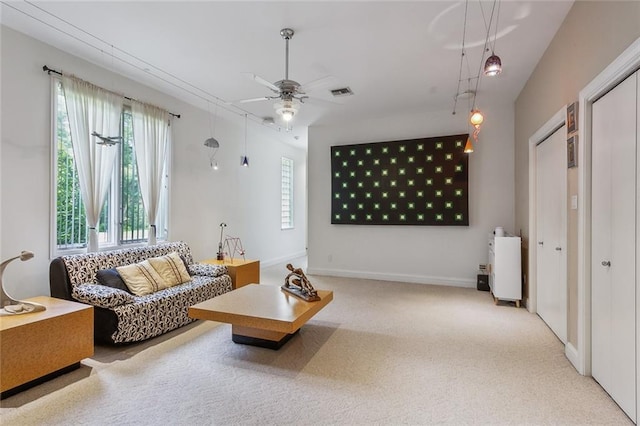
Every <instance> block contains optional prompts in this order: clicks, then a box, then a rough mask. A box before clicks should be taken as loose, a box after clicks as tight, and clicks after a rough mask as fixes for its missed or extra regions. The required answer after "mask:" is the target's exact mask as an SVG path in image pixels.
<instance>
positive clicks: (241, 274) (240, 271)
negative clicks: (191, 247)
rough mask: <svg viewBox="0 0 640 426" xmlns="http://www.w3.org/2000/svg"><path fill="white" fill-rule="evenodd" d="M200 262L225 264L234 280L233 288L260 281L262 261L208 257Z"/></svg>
mask: <svg viewBox="0 0 640 426" xmlns="http://www.w3.org/2000/svg"><path fill="white" fill-rule="evenodd" d="M200 263H208V264H210V265H224V266H226V267H227V269H228V270H229V276H230V277H231V281H232V282H233V288H234V289H236V288H240V287H243V286H245V285H247V284H249V283H256V284H259V283H260V261H259V260H244V259H225V260H217V259H207V260H203V261H201V262H200Z"/></svg>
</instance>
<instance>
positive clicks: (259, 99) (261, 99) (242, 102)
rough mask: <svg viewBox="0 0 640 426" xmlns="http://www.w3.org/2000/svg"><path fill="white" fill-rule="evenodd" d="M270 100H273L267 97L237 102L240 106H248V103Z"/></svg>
mask: <svg viewBox="0 0 640 426" xmlns="http://www.w3.org/2000/svg"><path fill="white" fill-rule="evenodd" d="M269 99H271V98H269V97H267V96H262V97H260V98H251V99H241V100H239V101H236V102H237V103H239V104H246V103H249V102H259V101H268V100H269Z"/></svg>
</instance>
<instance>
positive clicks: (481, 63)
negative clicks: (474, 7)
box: [471, 0, 497, 110]
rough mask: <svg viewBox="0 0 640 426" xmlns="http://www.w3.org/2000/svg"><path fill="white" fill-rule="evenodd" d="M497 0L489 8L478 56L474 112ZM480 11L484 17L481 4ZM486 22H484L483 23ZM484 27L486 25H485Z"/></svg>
mask: <svg viewBox="0 0 640 426" xmlns="http://www.w3.org/2000/svg"><path fill="white" fill-rule="evenodd" d="M496 3H497V0H493V6H492V7H491V17H490V18H489V26H488V27H487V35H486V36H485V39H484V47H483V48H482V55H481V56H480V65H479V66H478V78H477V80H476V89H475V93H476V95H474V97H473V106H472V107H471V110H474V109H475V107H476V97H477V94H478V87H480V75H481V74H482V68H483V67H484V53H485V52H486V51H487V46H488V45H489V37H490V36H491V23H492V22H493V13H494V12H495V9H496ZM480 10H482V11H483V12H482V15H483V16H484V9H482V3H480ZM485 22H486V21H485ZM485 25H486V24H485Z"/></svg>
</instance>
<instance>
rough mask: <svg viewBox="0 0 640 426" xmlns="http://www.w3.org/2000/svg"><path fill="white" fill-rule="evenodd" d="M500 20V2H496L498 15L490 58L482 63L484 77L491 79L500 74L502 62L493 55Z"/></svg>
mask: <svg viewBox="0 0 640 426" xmlns="http://www.w3.org/2000/svg"><path fill="white" fill-rule="evenodd" d="M499 19H500V0H498V13H497V15H496V32H495V34H494V36H493V47H492V48H491V56H489V57H488V58H487V62H485V63H484V75H486V76H489V77H492V76H494V75H498V74H500V73H501V72H502V61H501V60H500V57H499V56H498V55H496V54H495V52H494V50H495V48H496V40H497V39H498V20H499Z"/></svg>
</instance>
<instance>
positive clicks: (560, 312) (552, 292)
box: [536, 126, 567, 343]
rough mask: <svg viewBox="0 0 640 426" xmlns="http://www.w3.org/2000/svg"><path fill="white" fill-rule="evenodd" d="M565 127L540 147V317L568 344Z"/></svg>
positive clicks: (538, 205) (538, 286)
mask: <svg viewBox="0 0 640 426" xmlns="http://www.w3.org/2000/svg"><path fill="white" fill-rule="evenodd" d="M565 135H566V128H565V127H564V126H563V127H561V128H559V129H558V130H556V131H555V132H554V133H553V134H552V135H551V136H549V137H548V138H547V139H545V140H544V141H542V142H541V143H540V144H539V145H538V146H537V147H536V238H537V241H536V259H537V262H536V277H537V278H536V282H537V292H536V300H537V311H538V315H540V318H542V319H543V320H544V322H546V323H547V325H548V326H549V328H551V330H553V332H554V333H555V334H556V336H558V339H560V341H562V343H566V342H567V272H566V271H567V260H566V254H565V251H566V250H565V246H566V235H567V231H566V228H565V226H566V225H565V223H566V214H567V148H566V146H567V142H566V137H565Z"/></svg>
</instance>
